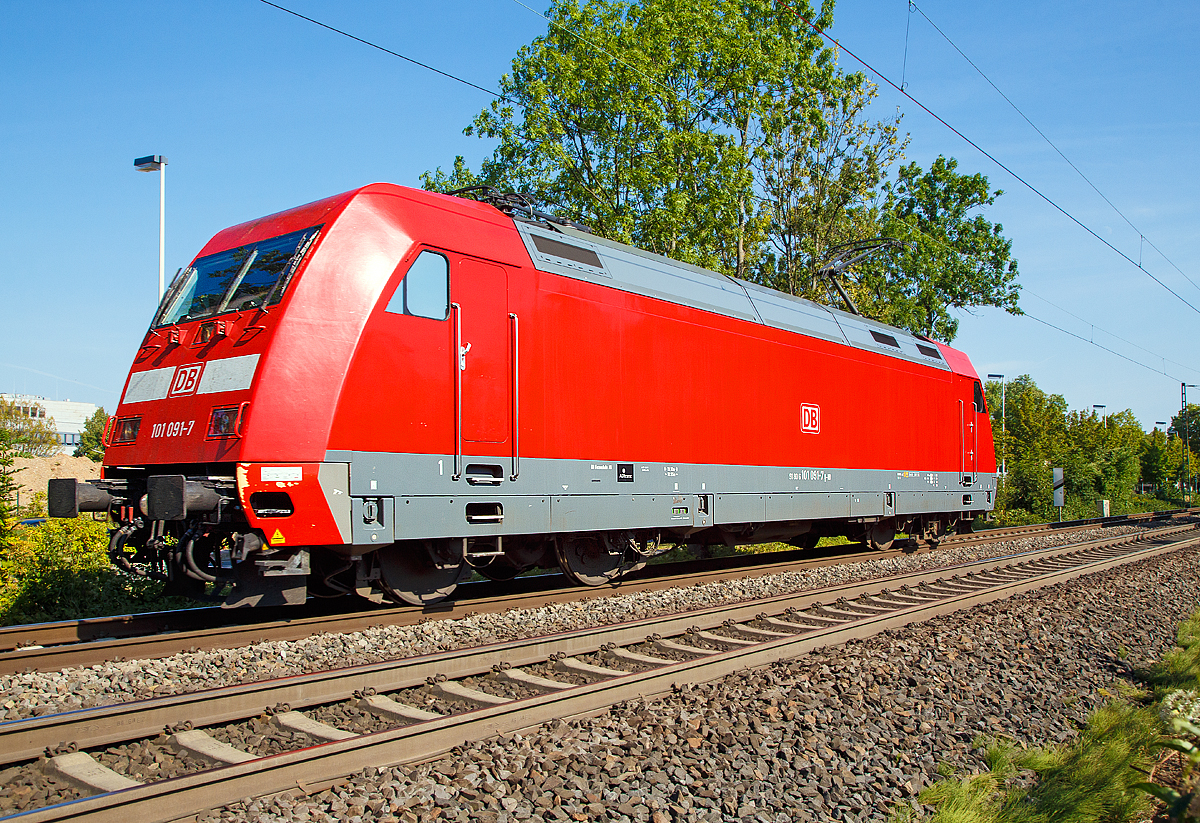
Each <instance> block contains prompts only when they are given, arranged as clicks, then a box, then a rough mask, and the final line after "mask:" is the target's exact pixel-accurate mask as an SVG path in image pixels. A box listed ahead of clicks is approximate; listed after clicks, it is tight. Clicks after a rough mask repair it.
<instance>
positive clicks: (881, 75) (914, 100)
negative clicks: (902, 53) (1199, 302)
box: [793, 10, 1200, 314]
mask: <svg viewBox="0 0 1200 823" xmlns="http://www.w3.org/2000/svg"><path fill="white" fill-rule="evenodd" d="M793 12H794V13H795V15H796V17H798V18H799V19H801V20H803V21H804V23H805V25H807V26H808V27H809V28H810V29H812V30H813V31H814V32H816V33H817V34H819V35H821V36H822V37H823V38H825V39H826V40H828V41H829V42H830V43H831V44H832V45H833V46H834V47H835V48H836V49H838V50H839V51H844V52H846V54H848V55H850V56H851V57H852V58H854V60H855V61H857V62H858V63H859V64H860V65H862V66H863V68H865V69H867V71H869V72H871V73H872V74H874V75H875V76H876V77H878V78H879V79H880V80H882V81H883V82H884V83H886V84H887V85H889V86H891V87H892V88H893V89H895V90H896V91H897V92H899V93H900V94H902V95H904V96H905V97H906V98H908V99H909V100H910V101H912V103H913V104H915V105H916V106H917V107H919V108H920V109H921V110H922V111H924V112H925V113H926V114H928V115H929V116H930V117H932V118H933V119H934V120H937V121H938V122H939V123H941V124H942V125H943V126H945V127H946V128H948V129H949V130H950V131H952V132H954V133H955V134H956V135H958V137H960V138H961V139H962V140H963V141H965V142H966V143H967V144H968V145H970V146H971V147H972V148H974V149H975V150H976V151H978V152H979V153H980V154H982V155H983V156H984V157H986V158H988V159H989V160H991V161H992V162H993V163H995V164H996V165H997V166H999V167H1000V168H1002V169H1004V171H1006V172H1008V174H1009V175H1011V176H1012V178H1013V179H1014V180H1016V181H1017V182H1018V183H1020V184H1021V185H1023V186H1024V187H1025V188H1027V189H1029V190H1030V191H1031V192H1033V193H1034V194H1036V195H1037V196H1038V197H1040V198H1041V199H1042V200H1044V201H1045V202H1046V203H1047V204H1049V205H1050V206H1051V207H1053V208H1054V209H1055V210H1056V211H1058V212H1059V213H1060V214H1062V215H1063V216H1064V217H1066V218H1067V219H1068V220H1070V221H1071V222H1072V223H1074V224H1075V225H1077V226H1079V227H1080V228H1081V229H1083V230H1084V231H1086V232H1087V233H1088V234H1090V235H1091V236H1092V237H1094V238H1096V239H1097V240H1099V241H1100V242H1101V243H1103V244H1104V245H1105V246H1108V248H1110V249H1111V250H1112V251H1114V252H1115V253H1116V254H1117V255H1119V256H1120V257H1122V258H1123V259H1124V260H1126V261H1127V262H1128V263H1130V264H1131V265H1133V266H1135V267H1136V268H1137V269H1138V270H1139V271H1141V272H1142V273H1143V274H1145V275H1146V276H1147V277H1149V278H1150V279H1151V280H1153V281H1154V282H1155V283H1157V284H1158V285H1160V286H1162V287H1163V288H1164V289H1166V290H1167V291H1169V292H1170V293H1171V294H1173V295H1174V296H1175V297H1176V299H1178V300H1179V301H1180V302H1181V303H1183V304H1184V305H1185V306H1187V307H1188V308H1189V309H1191V310H1192V311H1194V312H1196V313H1197V314H1200V308H1196V306H1194V305H1193V304H1192V303H1191V302H1189V301H1188V300H1187V299H1186V298H1184V297H1183V295H1181V294H1180V293H1179V292H1177V291H1175V290H1174V289H1173V288H1171V287H1170V286H1168V285H1167V284H1166V283H1164V282H1163V281H1162V280H1160V279H1158V278H1157V277H1155V276H1154V274H1153V272H1151V271H1150V270H1149V269H1147V268H1145V267H1144V266H1142V265H1141V264H1140V263H1138V261H1136V260H1134V259H1133V258H1132V257H1130V256H1129V255H1127V254H1126V253H1125V252H1123V251H1121V250H1120V249H1118V248H1117V247H1116V246H1114V245H1113V244H1112V243H1110V242H1108V241H1107V240H1105V239H1104V238H1103V237H1101V236H1100V235H1099V234H1097V233H1096V231H1095V230H1094V229H1092V228H1091V227H1090V226H1088V225H1087V224H1086V223H1084V222H1083V221H1082V220H1080V219H1079V218H1078V217H1076V216H1075V215H1073V214H1071V213H1070V212H1069V211H1067V210H1066V209H1065V208H1063V207H1062V206H1060V205H1059V204H1058V203H1056V202H1055V201H1054V200H1052V199H1051V198H1050V197H1049V196H1048V195H1046V194H1044V193H1043V192H1042V191H1041V190H1040V189H1039V188H1037V187H1036V186H1034V185H1033V184H1032V183H1030V182H1029V181H1028V180H1026V179H1025V178H1024V177H1022V176H1021V175H1019V174H1017V173H1016V172H1015V171H1013V170H1012V169H1011V168H1009V167H1008V165H1006V164H1005V163H1004V162H1003V161H1002V160H1000V159H999V158H998V157H996V156H995V155H994V154H992V153H991V152H989V151H988V150H987V149H985V148H983V147H982V146H981V145H979V144H978V143H976V142H975V141H974V140H972V139H971V138H970V137H967V136H966V135H965V134H963V132H961V131H960V130H959V129H957V128H955V127H954V126H952V125H950V123H949V122H947V121H946V120H945V119H943V118H942V117H941V116H940V115H938V114H937V113H935V112H934V111H933V110H932V109H930V108H929V107H928V106H926V105H925V104H924V103H922V102H921V101H920V100H918V99H917V98H915V97H913V96H912V95H911V94H909V93H908V91H906V90H905V89H903V88H901V87H900V86H898V85H897V84H896V83H895V82H894V81H893V80H892V79H891V78H890V77H888V76H887V75H886V74H884V73H883V72H881V71H880V70H879V69H877V68H875V67H874V66H872V65H871V64H870V63H868V62H867V61H866V60H863V59H862V58H861V57H859V56H858V55H857V54H855V53H854V52H852V51H851V50H850V49H848V48H846V47H845V46H843V45H842V44H841V42H840V41H839V40H835V39H834V38H833V37H831V36H830V35H829V33H828V32H825V31H823V30H821V29H819V28H817V27H816V26H815V25H813V23H812V22H810V21H809V20H808V19H807V18H805V17H804V16H803V15H801V14H800V13H799V12H798V11H795V10H793Z"/></svg>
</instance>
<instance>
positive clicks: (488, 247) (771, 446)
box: [50, 184, 996, 603]
mask: <svg viewBox="0 0 1200 823" xmlns="http://www.w3.org/2000/svg"><path fill="white" fill-rule="evenodd" d="M542 217H544V216H542ZM984 405H985V404H984V398H983V393H982V388H981V386H980V383H979V379H978V377H977V375H976V374H975V372H974V370H973V369H972V367H971V365H970V362H969V361H968V359H967V358H966V356H965V355H963V354H961V353H960V352H957V351H955V350H954V349H951V348H949V347H947V346H944V345H941V344H938V343H934V342H933V341H929V340H925V339H923V338H918V337H914V336H913V335H911V334H909V333H907V332H904V331H902V330H899V329H895V328H891V327H888V326H885V325H883V324H879V323H875V322H874V321H870V320H867V319H864V318H862V317H860V316H856V315H851V314H845V313H842V312H838V311H834V310H830V309H828V308H825V307H823V306H819V305H817V304H814V303H811V302H808V301H804V300H800V299H796V298H792V297H788V296H785V295H781V294H779V293H777V292H773V291H770V290H768V289H763V288H761V287H758V286H755V285H753V284H749V283H743V282H741V281H738V280H734V279H733V278H729V277H725V276H722V275H717V274H715V273H713V272H709V271H706V270H703V269H699V268H696V267H693V266H689V265H686V264H682V263H678V262H675V261H672V260H669V259H667V258H663V257H660V256H657V255H653V254H649V253H646V252H642V251H639V250H637V249H634V248H631V247H629V246H624V245H621V244H618V243H613V242H610V241H607V240H604V239H601V238H598V237H595V236H592V235H589V234H587V233H585V232H581V231H578V230H576V229H573V228H571V227H570V226H567V225H559V224H557V223H555V222H553V221H550V220H545V219H537V218H536V217H533V216H531V217H530V219H523V218H520V217H515V216H513V215H510V214H506V213H503V212H501V211H499V210H497V209H496V208H494V207H493V206H491V205H488V204H485V203H478V202H475V201H473V200H466V199H462V198H457V197H452V196H447V195H439V194H432V193H428V192H423V191H416V190H412V189H407V188H402V187H398V186H392V185H385V184H376V185H371V186H366V187H364V188H361V189H358V190H356V191H353V192H349V193H346V194H342V195H339V196H336V197H332V198H328V199H326V200H322V201H319V202H317V203H313V204H310V205H307V206H302V207H300V208H297V209H292V210H290V211H287V212H283V213H280V214H277V215H273V216H271V217H267V218H263V219H261V220H257V221H253V222H250V223H246V224H243V225H240V226H236V227H234V228H230V229H226V230H225V231H223V232H221V233H219V234H218V235H217V236H216V237H214V238H213V239H212V240H211V241H209V243H208V244H207V245H206V246H205V247H204V249H202V250H201V252H200V254H199V255H198V256H197V258H196V260H195V261H194V262H193V264H192V266H190V267H189V268H188V269H186V270H185V271H184V272H182V273H181V274H180V275H179V276H178V277H177V278H176V281H175V283H174V284H173V285H172V288H171V290H170V291H169V292H168V294H167V296H166V297H165V298H164V300H163V304H162V306H161V307H160V309H159V312H158V314H157V316H156V318H155V320H154V322H153V323H152V325H151V328H150V331H149V332H148V333H147V335H146V338H145V340H144V342H143V345H142V347H141V349H140V350H139V351H138V354H137V356H136V358H135V361H134V364H133V368H132V371H131V372H130V375H129V378H128V381H127V383H126V386H125V390H124V393H123V396H122V400H121V403H120V405H119V407H118V408H117V412H116V415H115V416H114V418H113V420H112V421H111V423H110V427H109V431H108V432H107V433H106V437H107V444H108V448H107V452H106V455H105V461H104V463H105V466H104V477H103V479H102V480H100V481H95V482H93V483H92V484H82V483H79V484H77V483H75V481H59V482H57V483H53V482H52V486H51V494H50V497H51V508H52V511H51V513H52V514H54V515H56V516H71V515H73V514H76V513H77V512H78V511H80V510H92V511H96V510H108V511H109V512H110V514H111V516H112V518H113V520H114V522H115V524H116V525H115V528H114V533H113V544H112V547H111V550H112V555H113V558H114V560H115V561H116V562H118V563H120V564H122V565H125V566H128V567H131V568H135V567H136V568H145V567H146V566H147V565H148V566H149V567H150V568H151V569H153V570H154V571H155V572H156V573H159V574H164V575H166V576H168V577H170V578H172V579H174V580H177V581H179V582H180V583H183V582H185V581H186V582H187V583H188V584H190V585H193V586H200V585H202V584H203V582H211V581H216V582H218V583H221V582H224V581H228V582H232V583H235V588H234V594H233V595H231V600H232V601H233V602H236V603H256V602H278V601H280V600H282V601H285V602H296V601H297V600H299V599H301V598H302V597H303V596H304V593H305V590H306V585H310V586H312V587H314V588H316V589H319V590H322V591H325V592H328V591H335V592H357V593H358V594H362V595H364V596H368V597H372V598H374V599H384V598H388V599H401V600H405V601H408V602H413V603H422V602H430V601H433V600H436V599H438V598H441V597H444V596H445V595H446V594H448V593H449V592H450V591H452V590H453V588H454V586H455V584H456V583H457V582H458V581H459V580H460V579H461V578H462V577H463V576H464V575H465V574H466V573H468V572H469V571H470V570H471V569H477V570H479V571H480V572H482V573H483V574H485V575H487V576H490V577H494V578H504V577H508V576H511V575H514V574H516V573H518V572H520V571H522V570H524V569H527V568H530V567H533V566H537V565H541V566H554V565H556V564H557V565H559V566H560V567H561V568H562V569H563V570H564V572H565V573H566V574H567V575H568V576H570V577H571V578H573V579H574V580H576V581H577V582H581V583H591V584H594V583H599V582H603V581H605V580H609V579H612V578H613V577H614V576H616V575H618V574H620V573H622V572H623V571H626V570H628V569H629V568H632V567H635V566H637V565H639V564H640V563H642V562H644V559H645V557H647V556H648V555H650V554H653V553H654V552H655V551H656V550H657V547H658V546H659V544H660V542H661V541H662V540H664V539H665V540H667V541H669V542H672V543H676V544H679V543H692V544H703V543H717V542H727V543H747V542H756V541H765V540H787V541H789V542H793V543H795V544H796V545H812V544H815V541H816V539H817V538H818V537H819V536H821V535H823V534H846V535H849V536H852V537H861V538H865V539H867V540H868V541H870V542H871V543H873V544H874V545H886V544H888V543H890V541H891V540H892V538H893V536H894V534H895V532H896V531H897V530H898V529H899V530H903V531H907V532H910V533H914V534H921V535H924V536H926V537H931V538H936V537H937V536H938V535H940V534H942V533H945V532H946V531H947V530H949V529H952V528H954V527H955V526H956V524H957V523H959V522H960V521H961V520H965V519H968V518H970V517H973V516H974V515H975V514H977V513H979V512H981V511H985V510H988V509H990V508H991V507H992V497H993V494H994V490H995V471H996V465H995V458H994V453H993V446H992V439H991V428H990V423H989V420H988V415H987V413H986V409H985V407H984ZM171 537H174V538H175V539H174V540H172V539H170V538H171Z"/></svg>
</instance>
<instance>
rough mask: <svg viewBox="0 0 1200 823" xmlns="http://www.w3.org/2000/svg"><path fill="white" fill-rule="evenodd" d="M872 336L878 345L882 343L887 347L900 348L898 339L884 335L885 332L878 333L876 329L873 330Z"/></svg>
mask: <svg viewBox="0 0 1200 823" xmlns="http://www.w3.org/2000/svg"><path fill="white" fill-rule="evenodd" d="M871 336H872V337H874V338H875V342H876V343H882V344H883V345H885V346H895V347H896V348H900V344H899V343H897V342H896V338H894V337H892V336H891V335H890V334H884V333H883V332H878V331H875V330H874V329H871Z"/></svg>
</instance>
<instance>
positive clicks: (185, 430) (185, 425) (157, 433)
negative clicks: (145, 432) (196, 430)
mask: <svg viewBox="0 0 1200 823" xmlns="http://www.w3.org/2000/svg"><path fill="white" fill-rule="evenodd" d="M194 425H196V421H195V420H176V421H175V422H173V423H155V424H154V429H153V431H151V432H150V436H151V437H187V436H188V435H189V434H191V433H192V426H194Z"/></svg>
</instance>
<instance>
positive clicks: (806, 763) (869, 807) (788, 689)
mask: <svg viewBox="0 0 1200 823" xmlns="http://www.w3.org/2000/svg"><path fill="white" fill-rule="evenodd" d="M1198 592H1200V553H1198V552H1196V551H1194V550H1192V551H1181V552H1176V553H1174V554H1170V555H1165V556H1162V557H1158V558H1154V559H1150V560H1145V561H1141V562H1139V563H1137V564H1132V565H1129V566H1124V567H1120V568H1116V569H1112V570H1110V571H1107V572H1103V573H1100V574H1095V575H1090V576H1087V577H1083V578H1078V579H1076V580H1074V581H1071V582H1070V583H1066V584H1062V585H1059V586H1055V587H1052V588H1047V589H1042V590H1040V591H1035V592H1030V593H1027V594H1024V595H1020V596H1017V597H1014V598H1011V599H1008V600H1002V601H997V602H994V603H990V604H986V605H983V606H978V607H975V608H974V609H971V610H969V611H965V612H960V613H958V614H954V615H949V616H946V617H941V618H937V619H934V620H931V621H929V622H926V623H922V624H918V625H913V626H908V627H905V628H902V629H898V630H893V631H889V632H886V633H884V634H880V635H877V636H875V637H873V638H869V639H866V640H861V641H854V642H851V643H848V644H846V645H845V646H842V647H839V648H836V649H831V650H826V651H821V652H815V653H811V654H808V655H805V656H802V657H800V658H797V659H795V660H792V661H787V662H783V663H778V664H776V665H773V666H770V667H766V668H762V669H756V670H753V671H746V672H738V673H736V674H735V675H732V676H729V677H726V678H724V679H722V680H719V681H714V682H712V683H708V684H704V685H701V686H695V687H684V688H682V689H680V690H679V691H677V692H675V693H672V694H670V695H667V696H664V697H662V698H660V699H657V700H653V701H651V702H642V701H638V702H631V703H625V704H621V705H618V706H615V707H613V708H612V709H611V710H609V711H607V712H605V713H604V714H602V715H599V716H597V717H593V718H587V719H582V720H575V721H571V722H564V721H559V722H557V723H554V724H549V725H547V726H543V727H540V728H538V729H536V730H534V731H533V732H531V733H530V734H528V735H524V736H523V735H511V736H503V737H501V738H498V739H493V740H488V741H484V742H480V743H475V744H472V745H470V746H466V747H462V748H459V749H456V750H455V751H453V752H452V753H450V754H449V755H447V756H444V757H442V758H440V759H438V760H436V761H432V762H428V763H423V764H419V765H414V766H400V767H394V768H379V769H376V768H371V769H367V770H366V771H364V772H362V773H360V774H357V775H354V776H352V777H351V778H349V779H347V780H346V781H344V782H343V783H341V784H339V785H338V786H336V787H335V788H332V789H329V790H327V791H322V792H319V793H315V794H312V795H305V794H303V793H302V792H300V791H296V792H285V793H283V794H281V795H277V796H273V797H270V798H265V799H255V800H252V799H249V798H248V799H246V800H245V801H243V802H241V803H237V804H234V805H232V806H229V807H227V808H225V809H222V810H220V811H217V812H211V813H208V815H207V816H201V818H200V820H208V821H215V820H222V821H233V820H256V821H268V822H269V823H270V822H271V821H280V822H281V823H282V822H283V821H287V822H288V823H291V821H297V822H298V823H302V822H304V821H333V820H337V821H350V823H360V821H362V822H364V823H365V822H366V821H381V822H386V823H394V821H406V823H427V822H428V821H435V820H437V821H460V822H461V823H466V821H481V822H482V823H508V822H509V821H522V823H524V821H530V823H544V821H555V822H557V821H573V820H578V821H590V820H610V821H637V822H638V823H669V822H672V821H706V822H707V821H731V820H740V821H763V823H785V822H788V823H790V822H791V821H825V820H838V821H886V820H887V819H888V817H889V814H890V813H891V812H893V811H894V810H895V809H896V808H897V807H900V806H908V807H910V808H912V809H913V810H914V811H916V812H917V813H918V814H919V815H920V814H926V813H928V812H929V811H930V810H929V809H926V808H923V807H921V806H920V804H919V803H918V801H917V800H916V797H917V795H918V794H919V793H920V791H921V790H922V789H923V788H924V787H925V786H927V785H929V783H930V782H932V781H934V780H936V779H938V771H937V770H938V766H939V764H943V763H944V764H948V765H950V766H953V767H955V768H959V769H967V770H974V769H979V768H980V767H981V765H982V764H981V761H980V759H979V757H980V754H981V752H980V750H979V749H977V748H976V743H977V738H978V737H979V736H980V735H985V736H989V735H990V736H993V737H1004V738H1009V739H1011V740H1015V741H1017V742H1021V743H1026V742H1027V743H1034V744H1043V743H1053V742H1062V741H1067V740H1069V739H1071V737H1072V736H1073V735H1074V734H1075V733H1076V730H1077V729H1078V728H1079V724H1081V723H1082V722H1083V721H1084V719H1085V718H1086V717H1087V715H1088V714H1089V712H1091V711H1092V710H1093V709H1095V708H1096V707H1098V706H1100V705H1102V704H1103V703H1104V702H1106V701H1108V700H1109V699H1111V698H1112V697H1114V696H1115V695H1119V694H1120V693H1121V692H1122V690H1124V689H1128V688H1129V687H1130V686H1131V685H1135V677H1134V672H1135V670H1136V669H1138V668H1139V667H1144V666H1146V665H1148V664H1149V663H1150V662H1152V661H1154V660H1157V659H1159V658H1161V657H1162V655H1163V654H1165V653H1166V652H1167V651H1168V650H1170V649H1171V648H1172V646H1173V640H1174V634H1175V628H1176V626H1177V624H1178V623H1179V622H1180V621H1182V620H1183V619H1184V618H1186V617H1187V616H1188V615H1189V614H1191V613H1192V612H1193V611H1194V610H1195V609H1196V608H1197V606H1198V605H1200V603H1198Z"/></svg>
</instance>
